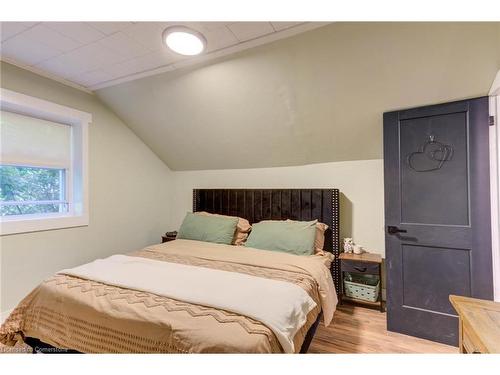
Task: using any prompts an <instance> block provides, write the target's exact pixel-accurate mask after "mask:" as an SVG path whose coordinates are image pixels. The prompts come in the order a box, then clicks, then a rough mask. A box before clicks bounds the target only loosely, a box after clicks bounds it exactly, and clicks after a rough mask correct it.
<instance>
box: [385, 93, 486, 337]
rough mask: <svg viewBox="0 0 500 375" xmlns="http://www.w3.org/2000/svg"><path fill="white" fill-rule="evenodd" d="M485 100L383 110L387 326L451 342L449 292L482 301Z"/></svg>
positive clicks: (454, 333)
mask: <svg viewBox="0 0 500 375" xmlns="http://www.w3.org/2000/svg"><path fill="white" fill-rule="evenodd" d="M488 132H489V129H488V98H478V99H471V100H464V101H459V102H453V103H447V104H440V105H434V106H428V107H421V108H413V109H409V110H404V111H396V112H389V113H385V114H384V166H385V220H386V225H387V226H395V227H397V228H399V229H401V230H403V231H404V232H401V233H395V234H389V233H386V263H387V326H388V329H389V330H392V331H396V332H401V333H406V334H411V335H414V336H418V337H422V338H427V339H431V340H435V341H439V342H444V343H448V344H454V345H457V343H458V319H457V317H456V315H455V311H454V310H453V308H452V306H451V304H450V303H449V301H448V296H449V295H450V294H458V295H465V296H472V297H478V298H486V299H491V298H492V293H493V281H492V268H491V267H492V265H491V237H490V236H491V234H490V229H491V226H490V205H489V196H490V195H489V151H488V149H489V147H488Z"/></svg>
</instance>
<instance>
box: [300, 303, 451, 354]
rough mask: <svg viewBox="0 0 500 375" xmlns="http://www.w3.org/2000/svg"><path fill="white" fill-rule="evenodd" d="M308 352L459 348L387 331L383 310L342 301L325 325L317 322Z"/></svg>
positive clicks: (443, 349) (391, 351) (439, 350)
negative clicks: (317, 325) (331, 319)
mask: <svg viewBox="0 0 500 375" xmlns="http://www.w3.org/2000/svg"><path fill="white" fill-rule="evenodd" d="M309 353H458V348H456V347H453V346H448V345H443V344H438V343H435V342H432V341H427V340H423V339H419V338H416V337H412V336H406V335H402V334H399V333H394V332H388V331H387V329H386V313H381V312H379V311H377V310H372V309H368V308H365V307H359V306H352V305H348V304H345V305H342V306H339V307H338V309H337V311H336V312H335V316H334V318H333V322H332V324H330V326H329V327H328V328H325V327H324V326H323V325H322V323H320V325H319V327H318V330H317V331H316V335H315V336H314V339H313V341H312V343H311V346H310V347H309Z"/></svg>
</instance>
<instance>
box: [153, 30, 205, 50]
mask: <svg viewBox="0 0 500 375" xmlns="http://www.w3.org/2000/svg"><path fill="white" fill-rule="evenodd" d="M162 38H163V42H164V43H165V44H166V45H167V47H168V48H170V49H171V50H172V51H174V52H175V53H178V54H180V55H184V56H195V55H199V54H200V53H202V52H203V51H204V50H205V48H206V46H207V40H206V39H205V37H204V36H203V34H202V33H200V32H198V31H195V30H193V29H190V28H189V27H185V26H171V27H168V28H166V29H165V31H164V32H163V35H162Z"/></svg>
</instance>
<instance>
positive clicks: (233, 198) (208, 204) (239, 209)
mask: <svg viewBox="0 0 500 375" xmlns="http://www.w3.org/2000/svg"><path fill="white" fill-rule="evenodd" d="M196 211H207V212H211V213H214V214H222V215H230V216H239V217H242V218H245V219H247V220H248V221H249V222H250V224H252V223H257V222H259V221H261V220H286V219H291V220H304V221H308V220H315V219H318V221H320V222H322V223H325V224H327V225H328V227H329V229H328V230H327V232H326V233H325V246H324V250H325V251H329V252H332V253H333V254H334V255H335V260H334V262H333V264H332V276H333V281H334V282H335V288H336V289H337V291H339V290H340V288H339V285H340V270H339V268H340V267H339V258H338V256H339V251H340V231H339V229H340V228H339V223H340V220H339V219H340V216H339V190H338V189H194V190H193V212H196Z"/></svg>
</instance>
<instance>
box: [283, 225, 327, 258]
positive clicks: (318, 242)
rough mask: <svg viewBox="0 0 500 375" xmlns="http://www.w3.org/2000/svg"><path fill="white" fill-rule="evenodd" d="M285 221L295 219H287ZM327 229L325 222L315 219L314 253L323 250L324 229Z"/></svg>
mask: <svg viewBox="0 0 500 375" xmlns="http://www.w3.org/2000/svg"><path fill="white" fill-rule="evenodd" d="M287 221H296V220H290V219H287ZM327 229H328V225H326V224H325V223H320V222H319V221H316V237H315V238H314V249H315V251H314V252H315V253H318V252H319V251H323V247H324V246H325V231H326V230H327Z"/></svg>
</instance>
